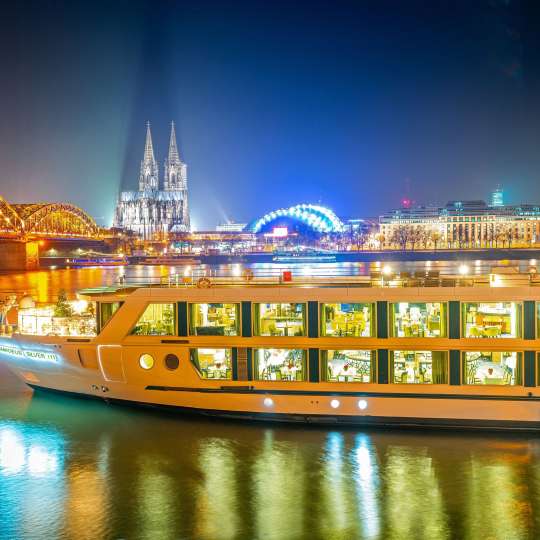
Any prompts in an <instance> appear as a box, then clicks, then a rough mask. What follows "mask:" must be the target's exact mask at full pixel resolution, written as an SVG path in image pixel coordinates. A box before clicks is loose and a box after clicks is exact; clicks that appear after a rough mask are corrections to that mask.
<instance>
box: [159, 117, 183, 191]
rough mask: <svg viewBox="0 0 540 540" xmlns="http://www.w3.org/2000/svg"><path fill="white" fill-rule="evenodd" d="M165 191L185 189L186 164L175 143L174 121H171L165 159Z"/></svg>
mask: <svg viewBox="0 0 540 540" xmlns="http://www.w3.org/2000/svg"><path fill="white" fill-rule="evenodd" d="M164 187H165V191H181V190H186V191H187V166H186V164H185V163H184V162H182V160H181V159H180V155H179V153H178V146H177V145H176V132H175V129H174V122H171V137H170V139H169V155H168V156H167V159H166V160H165V179H164Z"/></svg>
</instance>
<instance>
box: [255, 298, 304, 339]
mask: <svg viewBox="0 0 540 540" xmlns="http://www.w3.org/2000/svg"><path fill="white" fill-rule="evenodd" d="M266 306H268V307H266ZM263 307H264V310H265V311H266V312H268V315H267V316H265V317H263V315H262V313H263ZM291 312H292V313H300V317H291V316H288V315H287V313H291ZM306 330H307V307H306V303H305V302H277V303H276V302H256V303H254V304H253V335H255V336H274V337H299V336H306V335H307V331H306Z"/></svg>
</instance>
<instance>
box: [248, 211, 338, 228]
mask: <svg viewBox="0 0 540 540" xmlns="http://www.w3.org/2000/svg"><path fill="white" fill-rule="evenodd" d="M278 217H291V218H293V219H298V220H299V221H301V222H303V223H305V224H306V225H308V226H310V227H312V228H313V229H314V230H315V231H317V232H343V230H344V229H345V227H344V225H343V223H342V222H341V220H340V219H339V218H338V217H337V216H336V214H334V212H332V210H330V209H329V208H325V207H324V206H318V205H314V204H297V205H296V206H291V207H290V208H280V209H278V210H274V211H272V212H268V213H267V214H265V215H264V216H262V217H261V218H259V219H258V220H257V221H256V222H255V223H254V224H253V226H252V227H251V230H252V231H253V232H254V233H258V232H260V230H261V229H262V228H263V227H264V226H265V225H266V224H267V223H270V222H271V221H273V220H274V219H276V218H278Z"/></svg>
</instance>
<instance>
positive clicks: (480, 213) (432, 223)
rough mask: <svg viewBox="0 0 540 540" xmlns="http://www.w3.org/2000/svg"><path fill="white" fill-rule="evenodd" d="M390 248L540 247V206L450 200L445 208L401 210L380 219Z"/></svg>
mask: <svg viewBox="0 0 540 540" xmlns="http://www.w3.org/2000/svg"><path fill="white" fill-rule="evenodd" d="M379 226H380V229H379V241H380V243H381V245H382V246H383V247H387V248H392V247H393V248H402V249H410V248H412V249H415V248H435V249H436V248H493V247H528V246H538V245H539V244H540V205H539V206H534V205H519V206H508V205H507V206H488V205H487V204H486V203H485V202H484V201H481V200H478V201H450V202H449V203H447V204H446V205H445V206H444V207H417V208H400V209H397V210H392V211H390V212H388V213H387V214H384V215H382V216H380V219H379Z"/></svg>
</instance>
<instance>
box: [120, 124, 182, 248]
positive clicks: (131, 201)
mask: <svg viewBox="0 0 540 540" xmlns="http://www.w3.org/2000/svg"><path fill="white" fill-rule="evenodd" d="M162 185H163V189H161V185H160V180H159V168H158V164H157V161H156V159H155V156H154V147H153V144H152V134H151V132H150V124H149V123H148V124H147V127H146V143H145V148H144V158H143V160H142V161H141V169H140V173H139V190H138V191H123V192H122V193H121V194H120V197H119V200H118V204H117V206H116V212H115V218H114V226H115V227H120V228H124V229H128V230H131V231H134V232H136V233H137V234H139V235H141V236H142V237H143V238H146V239H150V238H153V237H155V236H157V235H163V234H167V233H171V232H186V231H189V229H190V224H189V207H188V192H187V165H186V164H185V163H184V162H183V161H182V160H181V159H180V154H179V152H178V147H177V144H176V133H175V129H174V122H173V123H171V136H170V142H169V153H168V156H167V159H166V160H165V165H164V178H163V184H162Z"/></svg>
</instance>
